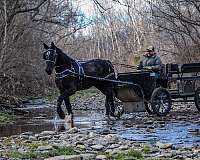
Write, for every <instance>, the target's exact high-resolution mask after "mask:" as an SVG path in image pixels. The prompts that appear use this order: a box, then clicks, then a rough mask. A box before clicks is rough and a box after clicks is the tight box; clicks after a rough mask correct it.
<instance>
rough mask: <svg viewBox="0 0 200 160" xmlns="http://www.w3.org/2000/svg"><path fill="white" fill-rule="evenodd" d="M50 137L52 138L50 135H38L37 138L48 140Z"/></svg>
mask: <svg viewBox="0 0 200 160" xmlns="http://www.w3.org/2000/svg"><path fill="white" fill-rule="evenodd" d="M51 138H52V135H47V136H40V137H38V140H43V141H45V140H49V139H51Z"/></svg>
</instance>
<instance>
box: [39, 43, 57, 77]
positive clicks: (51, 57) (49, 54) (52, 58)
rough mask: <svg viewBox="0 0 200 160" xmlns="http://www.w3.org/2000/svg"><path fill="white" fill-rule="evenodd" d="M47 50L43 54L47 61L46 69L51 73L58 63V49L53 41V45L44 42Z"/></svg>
mask: <svg viewBox="0 0 200 160" xmlns="http://www.w3.org/2000/svg"><path fill="white" fill-rule="evenodd" d="M43 45H44V48H45V49H46V51H45V52H44V54H43V59H44V60H45V61H46V69H45V71H46V72H47V74H48V75H51V74H52V72H53V69H54V67H55V65H56V62H57V58H58V53H57V51H56V49H57V48H56V46H55V45H54V43H53V42H52V43H51V46H50V47H49V46H47V45H46V44H45V43H44V44H43Z"/></svg>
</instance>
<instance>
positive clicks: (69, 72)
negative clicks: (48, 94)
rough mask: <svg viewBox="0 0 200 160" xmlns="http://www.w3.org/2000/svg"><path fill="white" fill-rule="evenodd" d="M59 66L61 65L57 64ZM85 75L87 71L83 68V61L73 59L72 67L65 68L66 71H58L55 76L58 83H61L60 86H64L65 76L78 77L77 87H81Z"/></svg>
mask: <svg viewBox="0 0 200 160" xmlns="http://www.w3.org/2000/svg"><path fill="white" fill-rule="evenodd" d="M57 67H59V66H57ZM84 75H85V72H84V70H83V67H82V65H81V63H80V62H79V61H77V60H73V62H72V63H71V68H70V69H65V70H64V71H62V72H60V73H56V77H55V78H56V81H57V82H58V83H60V84H59V86H61V87H62V81H63V79H64V78H65V77H67V76H73V77H77V80H78V85H77V87H78V88H80V87H81V86H82V84H83V81H84Z"/></svg>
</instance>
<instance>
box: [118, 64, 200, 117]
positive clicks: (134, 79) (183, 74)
mask: <svg viewBox="0 0 200 160" xmlns="http://www.w3.org/2000/svg"><path fill="white" fill-rule="evenodd" d="M199 72H200V63H190V64H183V65H178V64H167V65H164V67H163V71H162V74H161V75H162V76H161V78H160V79H156V77H155V73H153V72H151V71H135V72H128V73H119V74H118V76H117V79H118V80H120V81H122V82H130V83H132V85H131V84H123V83H118V84H117V85H115V96H116V97H117V98H118V99H120V100H121V101H122V102H123V104H124V105H125V108H126V109H128V110H129V111H131V110H132V109H133V110H135V111H140V109H138V107H137V105H138V106H139V107H140V108H144V107H145V109H146V110H147V111H148V112H149V113H155V114H157V115H158V116H165V115H166V114H167V113H169V111H170V110H171V106H172V102H174V101H178V102H195V105H196V107H197V109H198V110H199V111H200V87H198V85H199V86H200V83H199V80H200V75H199ZM136 102H137V103H136ZM143 106H144V107H143ZM141 110H143V109H141Z"/></svg>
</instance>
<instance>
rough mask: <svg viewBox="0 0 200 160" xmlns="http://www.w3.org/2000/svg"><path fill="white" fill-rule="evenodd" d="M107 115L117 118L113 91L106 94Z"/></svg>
mask: <svg viewBox="0 0 200 160" xmlns="http://www.w3.org/2000/svg"><path fill="white" fill-rule="evenodd" d="M105 107H106V115H110V116H113V117H114V116H115V114H114V113H115V104H114V98H113V93H112V91H109V92H107V94H106V106H105Z"/></svg>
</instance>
